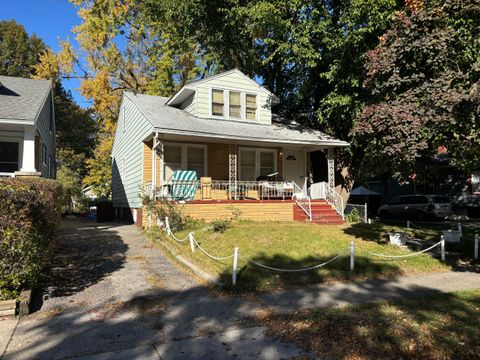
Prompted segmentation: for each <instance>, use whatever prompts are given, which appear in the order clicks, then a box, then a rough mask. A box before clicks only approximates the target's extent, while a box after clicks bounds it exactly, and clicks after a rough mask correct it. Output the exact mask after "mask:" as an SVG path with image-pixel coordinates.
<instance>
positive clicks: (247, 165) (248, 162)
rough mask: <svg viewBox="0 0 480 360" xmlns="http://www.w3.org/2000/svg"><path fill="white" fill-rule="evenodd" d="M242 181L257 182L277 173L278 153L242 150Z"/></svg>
mask: <svg viewBox="0 0 480 360" xmlns="http://www.w3.org/2000/svg"><path fill="white" fill-rule="evenodd" d="M239 168H240V180H243V181H255V180H257V178H259V177H266V176H268V175H271V174H273V173H275V172H276V171H277V151H276V150H275V149H255V148H241V149H240V166H239Z"/></svg>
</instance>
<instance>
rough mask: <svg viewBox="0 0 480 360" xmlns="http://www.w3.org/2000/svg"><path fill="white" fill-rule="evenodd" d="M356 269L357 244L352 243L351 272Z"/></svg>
mask: <svg viewBox="0 0 480 360" xmlns="http://www.w3.org/2000/svg"><path fill="white" fill-rule="evenodd" d="M354 268H355V243H354V242H353V240H352V241H350V271H353V269H354Z"/></svg>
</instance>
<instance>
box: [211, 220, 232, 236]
mask: <svg viewBox="0 0 480 360" xmlns="http://www.w3.org/2000/svg"><path fill="white" fill-rule="evenodd" d="M230 225H231V223H230V221H229V220H225V219H218V220H213V221H212V222H211V223H210V229H211V230H212V231H213V232H219V233H224V232H225V231H226V230H227V229H228V228H229V227H230Z"/></svg>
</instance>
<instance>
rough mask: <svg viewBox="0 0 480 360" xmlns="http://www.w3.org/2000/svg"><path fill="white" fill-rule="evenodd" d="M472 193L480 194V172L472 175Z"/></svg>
mask: <svg viewBox="0 0 480 360" xmlns="http://www.w3.org/2000/svg"><path fill="white" fill-rule="evenodd" d="M472 192H474V193H476V194H480V171H475V172H474V173H473V174H472Z"/></svg>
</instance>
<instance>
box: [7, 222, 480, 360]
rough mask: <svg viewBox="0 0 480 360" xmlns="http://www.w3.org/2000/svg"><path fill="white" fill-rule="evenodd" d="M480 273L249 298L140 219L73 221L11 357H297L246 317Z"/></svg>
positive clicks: (477, 279) (461, 283)
mask: <svg viewBox="0 0 480 360" xmlns="http://www.w3.org/2000/svg"><path fill="white" fill-rule="evenodd" d="M479 272H480V271H479V269H478V268H471V269H470V271H464V272H448V273H440V274H429V275H420V276H415V277H404V278H398V279H395V280H390V281H381V280H375V281H366V282H357V283H345V284H336V285H322V286H318V287H314V288H309V289H295V290H288V291H283V292H274V293H268V294H263V295H259V296H258V297H257V299H256V300H251V299H250V300H246V299H245V298H243V297H240V296H237V297H235V296H226V295H221V294H214V293H212V292H211V291H210V290H209V289H208V288H207V287H205V286H203V285H202V284H198V283H197V282H195V280H193V277H192V276H189V275H187V274H186V273H185V272H184V271H182V270H179V269H178V268H177V266H176V265H174V264H172V262H170V261H169V260H168V259H167V258H166V257H164V256H163V255H162V254H161V253H160V251H159V250H158V249H157V248H154V247H152V246H151V245H150V244H149V242H148V241H146V240H145V239H144V238H143V237H142V236H140V235H138V230H137V229H136V228H135V227H133V226H128V225H123V226H122V225H115V224H111V225H104V226H98V225H97V224H95V223H88V222H77V221H66V222H65V223H64V227H63V230H62V242H61V246H60V248H59V249H58V250H57V253H56V256H55V258H54V264H53V265H52V269H51V271H50V274H49V277H48V278H49V282H48V286H47V289H46V291H45V294H44V298H43V303H42V304H40V305H41V308H40V310H39V311H37V312H36V313H34V314H32V315H30V316H28V317H25V318H22V319H21V320H20V322H19V324H18V326H17V329H16V331H15V333H14V337H13V339H12V341H11V342H10V344H9V346H8V348H7V350H6V353H5V359H31V358H38V359H64V358H80V359H83V360H97V359H248V358H252V359H281V358H283V359H288V358H292V357H295V356H299V355H308V354H304V353H303V352H302V350H301V349H299V348H298V347H296V346H294V345H293V344H288V343H283V342H281V341H280V340H279V339H277V338H274V337H271V336H268V335H267V333H266V329H265V328H262V327H249V328H248V327H247V328H245V325H243V324H244V323H245V319H247V318H251V317H252V316H253V315H255V314H259V313H261V312H264V311H266V310H274V311H277V312H289V311H298V310H301V309H307V308H317V307H330V306H341V305H346V304H351V303H361V302H369V301H378V300H387V299H397V298H401V297H411V296H423V295H430V294H433V293H436V292H443V291H456V290H465V289H472V288H480V273H479ZM249 323H251V322H249Z"/></svg>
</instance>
